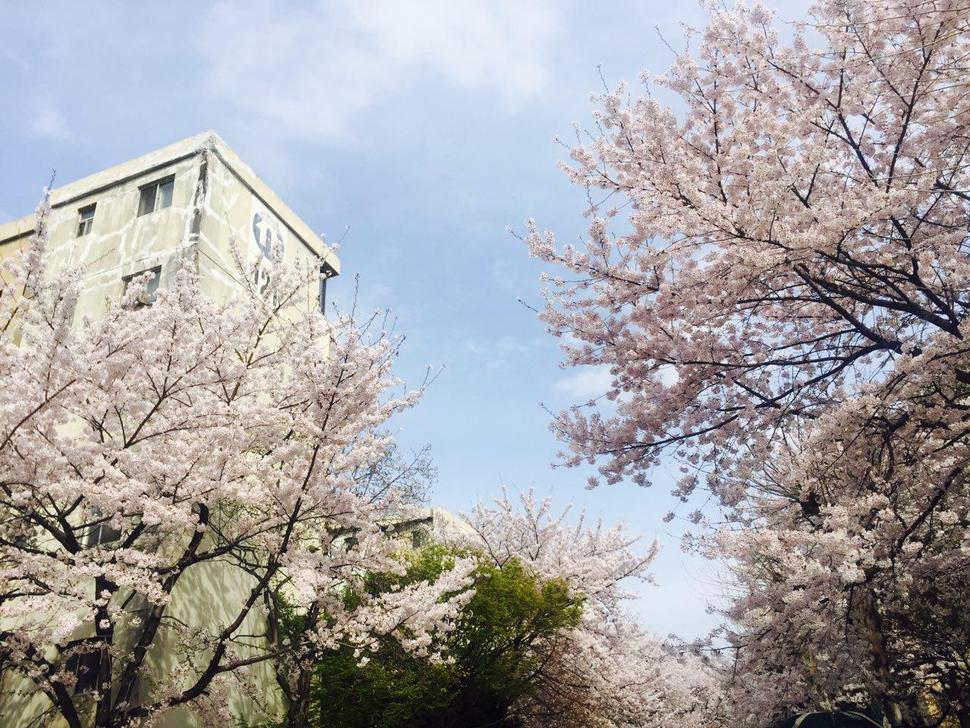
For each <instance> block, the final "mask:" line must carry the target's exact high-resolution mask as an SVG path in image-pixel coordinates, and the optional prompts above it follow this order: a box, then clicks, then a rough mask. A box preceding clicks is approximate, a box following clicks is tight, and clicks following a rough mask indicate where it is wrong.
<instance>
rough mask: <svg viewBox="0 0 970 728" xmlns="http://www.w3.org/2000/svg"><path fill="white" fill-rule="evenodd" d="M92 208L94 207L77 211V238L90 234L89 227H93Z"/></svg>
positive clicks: (90, 206) (89, 206)
mask: <svg viewBox="0 0 970 728" xmlns="http://www.w3.org/2000/svg"><path fill="white" fill-rule="evenodd" d="M94 208H95V206H94V205H88V206H87V207H82V208H81V209H80V210H78V211H77V216H78V220H77V237H81V236H82V235H87V234H88V233H89V232H91V226H92V225H94Z"/></svg>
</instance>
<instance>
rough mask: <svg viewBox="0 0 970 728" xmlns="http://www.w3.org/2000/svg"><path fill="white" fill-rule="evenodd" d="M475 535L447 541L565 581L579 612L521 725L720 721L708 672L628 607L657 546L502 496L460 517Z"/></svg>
mask: <svg viewBox="0 0 970 728" xmlns="http://www.w3.org/2000/svg"><path fill="white" fill-rule="evenodd" d="M467 523H468V525H469V526H470V527H471V529H472V531H473V534H474V535H473V536H471V537H469V536H468V535H467V534H466V535H462V534H460V533H459V534H451V535H446V538H451V539H453V540H454V539H457V542H459V543H460V542H464V543H468V544H470V546H471V547H472V548H474V549H476V550H477V551H478V552H479V553H480V554H481V558H483V559H485V560H486V561H487V562H488V563H492V564H494V565H496V566H499V567H501V566H502V565H503V564H506V563H508V562H509V561H511V560H517V561H519V562H521V563H522V564H523V565H525V567H526V568H527V569H529V570H531V571H532V572H533V573H536V574H538V575H540V576H542V577H543V578H545V579H558V580H562V581H564V582H565V583H566V584H567V585H568V587H569V592H570V594H572V595H573V596H574V597H575V598H577V599H578V600H580V603H581V604H582V614H581V618H580V621H579V624H578V625H577V626H576V627H575V628H574V629H572V630H570V631H569V633H568V634H566V635H559V636H558V637H559V639H558V640H557V642H556V643H555V644H553V645H548V646H547V648H548V652H547V654H546V657H545V659H544V661H543V665H542V667H541V669H540V671H539V674H540V679H539V683H538V688H537V690H536V691H534V692H533V693H531V694H530V695H529V696H528V697H527V698H526V699H524V700H523V701H522V702H521V704H520V705H519V706H517V708H516V710H517V713H516V716H517V717H518V718H519V719H520V720H522V721H523V724H524V725H527V726H559V725H561V726H587V725H588V726H611V727H614V728H625V727H633V726H643V727H645V726H660V725H676V726H681V727H682V728H690V727H691V726H698V728H699V727H700V726H707V725H711V724H712V723H711V721H712V720H713V721H714V722H715V723H716V722H717V719H718V717H719V716H720V715H721V712H720V706H721V700H720V697H721V694H720V689H719V686H718V684H717V680H716V677H717V676H716V673H715V671H714V670H713V669H712V668H711V667H710V666H709V665H707V664H705V662H704V661H703V660H702V659H701V658H699V657H698V656H697V655H695V654H693V653H691V652H690V651H688V650H679V649H675V647H674V646H672V645H665V644H663V643H662V642H661V641H659V640H658V639H657V638H656V637H654V636H653V635H650V634H649V633H647V632H646V631H645V630H644V629H643V628H642V627H641V626H640V624H639V622H638V621H637V619H636V618H635V617H634V616H632V615H631V614H630V613H629V611H628V610H627V609H626V604H627V602H628V600H629V599H630V598H631V597H633V594H632V593H631V592H630V591H629V589H628V583H629V581H630V580H648V579H649V575H648V573H647V570H648V568H649V566H650V563H651V562H652V561H653V558H654V556H655V555H656V550H657V546H656V543H653V544H651V545H650V546H649V547H648V548H647V549H646V550H645V551H642V552H641V551H639V550H636V549H635V545H636V543H637V541H638V540H639V539H638V538H636V537H634V536H631V535H629V534H628V533H627V532H626V531H625V529H624V528H623V527H622V526H619V525H617V526H614V527H612V528H606V527H604V526H603V524H602V523H595V524H587V523H586V522H585V519H584V518H583V517H580V518H577V519H576V520H575V521H574V522H570V520H569V509H568V508H567V509H565V510H563V511H561V512H559V513H556V512H555V511H554V510H553V508H552V502H551V500H550V499H548V498H546V499H538V498H536V497H535V496H534V494H533V493H531V492H529V493H525V494H522V495H521V496H520V497H519V499H518V503H516V502H515V501H513V500H511V499H510V498H509V497H508V496H507V495H503V497H502V498H500V499H497V500H496V501H495V503H494V505H493V506H490V507H489V506H485V505H482V504H480V505H479V506H477V507H476V509H475V510H474V511H473V512H472V513H471V514H470V515H469V516H468V518H467Z"/></svg>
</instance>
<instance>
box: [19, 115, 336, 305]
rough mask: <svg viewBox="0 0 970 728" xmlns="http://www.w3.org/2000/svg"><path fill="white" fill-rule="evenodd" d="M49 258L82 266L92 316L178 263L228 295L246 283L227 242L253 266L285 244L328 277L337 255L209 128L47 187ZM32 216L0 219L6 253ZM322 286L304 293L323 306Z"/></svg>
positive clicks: (26, 236) (162, 279) (158, 282)
mask: <svg viewBox="0 0 970 728" xmlns="http://www.w3.org/2000/svg"><path fill="white" fill-rule="evenodd" d="M50 202H51V208H52V209H51V215H50V219H49V222H48V225H49V235H50V242H49V244H48V263H49V265H50V267H51V269H52V270H58V269H60V268H62V267H65V266H74V267H83V268H84V270H85V281H84V290H83V293H82V295H81V299H80V300H79V301H78V307H77V310H78V313H79V314H81V315H84V314H88V315H91V316H93V317H96V316H98V314H99V313H101V312H103V311H104V308H105V301H106V299H108V298H111V297H116V296H118V295H120V294H121V293H122V292H123V291H124V287H125V284H126V281H128V280H129V279H130V278H131V277H133V276H136V275H138V274H140V273H145V272H152V273H154V274H155V277H154V278H153V281H152V284H150V286H149V289H150V290H151V289H152V288H154V287H156V286H165V285H166V283H167V282H168V280H169V279H170V277H171V276H172V275H174V273H175V270H176V269H177V268H178V264H179V261H180V260H184V259H186V258H188V259H189V260H190V261H191V264H192V265H193V266H194V267H195V269H196V270H197V271H198V272H199V274H200V275H201V279H202V285H203V290H205V292H206V293H208V294H210V295H212V296H214V297H219V298H221V297H224V296H228V295H231V293H232V291H233V290H234V289H237V287H238V286H239V285H240V284H241V282H240V281H239V280H238V275H239V274H238V273H237V266H236V265H235V261H234V260H233V256H232V250H231V244H230V241H231V240H234V241H235V244H236V246H237V247H238V249H239V250H240V252H241V253H242V255H243V256H244V258H245V260H244V262H246V263H253V262H255V261H256V260H258V259H259V258H260V256H262V257H264V258H266V259H268V258H269V257H270V255H271V251H272V249H273V247H274V246H275V245H282V246H283V249H284V257H285V259H286V260H288V261H295V260H297V259H298V258H301V257H302V258H311V257H313V258H320V259H322V261H323V268H324V270H325V273H326V274H327V275H328V276H330V277H332V276H334V275H337V274H338V273H339V272H340V261H339V260H338V259H337V258H336V256H335V255H334V254H333V253H332V252H330V251H329V250H328V249H327V247H326V246H325V245H324V244H323V242H322V241H321V240H320V238H319V237H318V236H317V235H315V234H314V233H313V231H311V230H310V228H309V227H308V226H307V225H306V223H304V222H303V221H302V220H301V219H300V218H299V217H297V216H296V214H295V213H294V212H293V211H292V210H290V208H289V207H287V206H286V204H284V202H283V201H282V200H281V199H280V198H279V197H278V196H277V195H276V193H274V192H273V191H272V190H271V189H270V188H269V187H268V186H267V185H266V184H265V183H264V182H263V181H262V180H261V179H259V177H257V176H256V175H255V174H254V173H253V171H252V170H251V169H250V168H249V166H248V165H246V164H245V163H244V162H243V161H242V160H241V159H239V157H238V156H237V155H236V153H235V152H233V151H232V149H230V148H229V146H228V145H227V144H226V143H225V142H224V141H223V140H222V139H221V138H220V137H219V136H218V135H217V134H216V133H215V132H211V131H210V132H205V133H203V134H199V135H197V136H193V137H189V138H188V139H183V140H182V141H180V142H176V143H175V144H172V145H170V146H167V147H165V148H163V149H159V150H158V151H155V152H151V153H150V154H146V155H144V156H142V157H138V158H137V159H133V160H131V161H129V162H124V163H123V164H119V165H116V166H114V167H110V168H108V169H106V170H104V171H102V172H98V173H96V174H93V175H90V176H88V177H85V178H83V179H80V180H78V181H77V182H72V183H71V184H68V185H65V186H64V187H60V188H58V189H55V190H53V191H52V192H51V198H50ZM35 223H36V221H35V218H34V216H33V215H29V216H26V217H22V218H20V219H19V220H14V221H13V222H8V223H5V224H2V225H0V259H2V258H4V257H6V256H7V255H10V254H12V253H13V252H15V251H16V250H18V249H19V248H20V247H22V246H23V245H24V244H26V243H27V242H28V241H29V240H30V238H31V236H32V235H33V233H34V227H35ZM324 300H325V290H324V285H321V288H320V290H308V291H307V305H308V306H317V305H321V304H322V303H323V301H324Z"/></svg>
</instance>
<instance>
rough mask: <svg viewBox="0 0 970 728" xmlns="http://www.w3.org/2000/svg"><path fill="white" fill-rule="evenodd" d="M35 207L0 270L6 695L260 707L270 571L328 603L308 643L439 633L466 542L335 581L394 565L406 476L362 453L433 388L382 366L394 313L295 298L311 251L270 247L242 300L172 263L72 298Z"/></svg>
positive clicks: (63, 710) (77, 710) (90, 704)
mask: <svg viewBox="0 0 970 728" xmlns="http://www.w3.org/2000/svg"><path fill="white" fill-rule="evenodd" d="M45 223H46V210H45V209H43V208H42V209H41V211H40V214H39V219H38V232H37V235H36V236H35V238H34V239H33V240H32V241H31V242H30V244H29V245H28V247H27V250H26V251H25V254H24V255H23V256H21V257H20V258H14V259H12V260H11V259H8V260H7V261H4V263H3V270H2V272H0V328H2V332H3V333H2V335H0V380H2V381H3V387H0V669H2V671H3V680H4V683H3V684H4V702H7V701H10V702H8V706H7V710H8V711H9V710H14V711H16V710H17V709H18V708H17V707H16V705H17V704H16V702H15V700H16V697H17V696H18V695H20V696H23V697H24V699H25V700H26V699H27V698H30V697H31V696H34V697H35V698H36V696H37V695H43V696H45V697H46V700H47V701H48V706H47V707H46V708H44V707H43V706H42V708H41V709H42V710H46V712H47V713H50V714H59V715H60V718H61V719H62V720H63V721H64V722H65V724H66V725H69V726H71V727H72V728H78V727H79V726H82V725H94V726H98V727H104V728H107V727H108V726H123V725H131V724H136V723H138V724H141V723H144V722H146V721H150V720H152V719H154V718H158V717H160V716H162V715H164V714H165V713H167V712H169V711H172V710H177V709H180V708H181V709H190V710H191V711H193V712H195V713H196V714H197V715H200V716H202V717H203V720H204V721H205V722H206V724H207V725H228V724H230V723H231V722H232V719H231V716H230V701H231V699H233V698H232V696H233V695H237V696H238V695H240V694H241V695H247V696H249V697H250V698H251V700H252V702H251V703H249V706H250V708H252V709H253V710H255V711H256V712H255V713H254V714H253V715H252V716H251V717H254V718H255V717H256V716H258V712H259V710H258V709H259V708H260V707H261V706H262V707H264V708H266V711H267V712H268V713H269V714H270V715H272V711H273V706H272V705H271V704H270V705H263V704H262V703H263V701H264V700H265V699H266V695H265V687H266V686H265V684H260V673H259V669H260V668H261V667H266V669H267V670H268V669H269V668H268V665H267V663H268V661H270V660H276V659H279V658H280V657H281V656H282V655H283V654H284V653H286V652H287V651H288V650H291V649H295V647H296V645H281V644H279V643H275V642H274V641H272V640H271V639H269V638H268V625H267V620H266V618H265V604H266V599H267V595H268V593H269V592H270V590H271V589H275V588H279V585H280V583H281V582H285V588H286V589H287V590H288V591H287V594H288V596H289V598H290V600H291V601H292V602H293V603H294V604H296V605H297V607H298V608H299V609H301V610H304V611H308V612H315V613H319V614H324V615H326V618H325V619H316V620H308V622H307V624H308V630H307V632H306V634H304V635H302V636H301V639H300V640H298V642H299V644H300V645H302V644H305V643H308V642H309V643H314V644H318V645H323V646H326V645H334V644H360V645H366V643H367V641H368V640H372V639H373V638H374V635H375V634H382V635H400V636H401V639H402V643H403V644H404V645H405V646H406V647H407V648H408V649H412V650H416V651H421V650H423V649H426V645H427V644H428V643H429V642H430V636H429V635H430V634H432V633H433V632H434V631H435V630H436V629H438V628H439V627H440V625H441V624H443V623H446V622H447V621H448V619H449V616H450V615H451V614H452V613H453V612H454V610H455V609H457V607H458V605H457V604H455V603H452V602H450V601H449V600H448V599H446V598H445V599H443V598H442V594H443V593H444V592H445V591H447V592H457V591H460V588H459V587H460V586H461V585H463V584H464V583H465V582H464V579H465V575H466V574H467V568H466V566H467V565H465V564H456V566H455V569H454V570H453V571H452V572H450V573H449V574H446V575H445V576H443V577H442V579H440V580H439V582H440V583H439V584H437V585H430V584H427V583H422V584H416V585H413V586H412V587H411V588H409V589H408V590H405V591H402V592H400V593H395V594H388V595H385V596H382V597H381V599H380V600H379V602H376V601H369V600H366V599H365V600H359V601H358V602H357V603H356V604H354V605H353V606H351V605H350V604H349V603H348V602H347V601H346V600H344V599H343V598H342V595H343V593H344V592H345V591H346V590H347V589H348V588H352V587H353V585H354V584H355V583H357V581H359V579H361V578H362V575H363V574H365V573H366V572H368V571H372V570H375V569H380V570H386V571H393V570H394V569H400V568H401V566H400V563H399V561H398V560H396V559H395V558H393V552H394V550H395V549H396V548H397V546H396V545H395V544H394V542H393V540H392V539H389V538H387V536H386V535H385V534H384V533H383V531H382V530H381V528H380V525H379V524H380V523H382V522H384V521H386V519H387V518H388V517H389V515H390V514H392V513H393V512H394V509H395V508H396V502H397V499H396V498H395V495H394V488H393V487H383V486H381V488H380V489H379V490H380V493H377V492H376V491H375V490H374V488H370V487H364V486H366V483H364V484H363V486H362V481H361V474H362V473H365V474H366V473H368V472H373V471H374V469H375V468H378V467H379V463H380V461H381V459H382V458H385V457H386V455H387V453H388V452H389V448H390V447H391V442H390V440H389V438H388V437H387V436H386V435H385V434H383V433H382V430H381V426H382V425H383V423H385V422H386V421H387V419H388V418H389V417H391V416H392V415H393V414H395V413H396V412H399V411H401V410H403V409H405V408H408V407H410V406H411V405H412V404H413V403H414V402H415V401H416V400H417V398H418V396H419V394H420V390H416V391H403V390H402V389H401V387H400V386H399V383H398V382H397V381H396V380H395V379H394V377H393V376H392V374H391V363H392V360H393V358H394V357H395V355H396V352H397V348H398V345H399V340H398V339H396V338H394V337H391V336H389V335H387V334H385V333H384V332H383V330H382V327H381V319H380V318H372V319H370V320H365V321H363V322H362V323H355V322H354V321H353V320H352V319H350V318H346V317H337V318H335V319H333V320H330V321H327V320H326V319H324V317H323V316H322V315H321V314H320V313H319V312H317V311H306V310H305V308H306V306H305V304H304V305H303V306H302V307H301V305H300V302H301V301H304V300H305V290H306V286H308V285H311V284H312V283H313V282H314V280H313V276H314V275H315V273H314V272H313V271H312V269H310V268H307V269H306V270H302V269H300V268H290V267H287V266H286V265H284V264H283V263H282V262H281V260H280V256H277V259H276V260H275V262H274V263H273V269H272V272H271V275H270V276H269V283H268V285H267V286H266V287H265V288H264V289H263V290H260V291H257V290H254V289H250V290H242V291H241V292H240V295H239V296H238V297H237V298H235V299H233V300H230V301H223V302H219V301H214V300H210V299H209V298H207V297H206V296H205V295H203V294H202V293H201V292H200V288H199V281H198V279H197V277H196V276H195V275H194V274H193V273H192V272H191V271H190V269H189V266H183V268H182V269H181V270H180V272H179V273H178V275H177V276H176V277H175V281H174V283H173V284H172V285H171V286H170V287H168V288H166V289H163V290H159V291H158V294H157V300H155V301H154V303H153V304H152V305H151V306H148V307H139V306H137V305H135V304H136V303H137V302H138V300H139V299H138V295H139V293H140V288H141V286H139V285H134V286H132V287H131V289H130V290H129V291H128V292H127V293H126V294H125V295H124V297H123V298H121V299H120V300H118V301H114V302H112V303H111V304H110V305H109V307H108V310H107V313H106V314H105V315H104V316H103V317H102V318H100V319H98V320H88V319H83V320H82V319H80V317H79V316H76V314H75V310H74V305H73V304H74V301H75V300H76V298H77V295H78V291H79V287H80V286H81V277H80V273H79V272H77V271H64V272H61V273H58V274H51V273H49V272H48V271H47V270H45V265H44V252H45V241H46V235H45V232H44V228H45ZM249 272H251V271H245V272H244V274H243V275H240V277H239V278H240V280H244V281H246V280H253V276H251V275H246V274H245V273H249ZM145 282H146V281H144V280H143V281H142V282H141V283H142V286H143V285H144V284H145ZM75 319H78V320H75ZM365 480H366V478H365ZM368 482H369V481H368ZM443 590H444V591H443ZM270 674H271V673H270ZM270 680H271V679H270ZM270 702H271V701H270ZM10 705H14V707H13V708H11V707H10ZM253 706H255V707H253ZM20 707H21V709H23V710H26V707H25V706H24V704H21V706H20ZM8 719H10V718H9V717H8ZM15 719H16V720H26V719H28V717H27V714H26V713H25V712H24V713H18V714H16V718H15Z"/></svg>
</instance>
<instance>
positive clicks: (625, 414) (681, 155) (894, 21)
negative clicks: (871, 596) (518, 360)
mask: <svg viewBox="0 0 970 728" xmlns="http://www.w3.org/2000/svg"><path fill="white" fill-rule="evenodd" d="M811 18H812V19H811V21H810V22H808V23H807V24H805V25H796V26H795V27H794V28H793V29H792V30H793V32H794V38H793V40H791V41H790V42H787V43H785V42H782V41H781V40H780V38H779V34H778V31H777V29H776V28H775V27H774V26H773V24H772V18H771V15H770V13H769V12H767V11H766V10H765V9H763V8H761V7H758V6H755V7H753V8H745V7H739V8H737V9H735V10H732V11H727V10H717V9H715V10H714V11H713V15H712V18H711V22H710V25H709V26H708V27H707V29H706V30H705V31H704V32H703V33H702V34H700V35H699V48H698V51H697V53H695V54H691V53H682V54H679V55H677V57H676V61H675V62H674V65H673V67H672V68H671V70H670V71H669V72H668V73H667V74H665V75H662V76H659V77H656V78H648V77H646V76H645V79H646V80H649V81H651V82H652V83H653V84H654V85H656V86H658V87H660V89H661V90H662V91H664V92H665V93H667V94H671V95H672V96H673V98H674V99H675V101H674V102H673V105H667V104H665V103H663V102H662V101H661V100H660V97H659V96H656V95H654V93H653V92H652V91H649V90H648V91H647V93H646V94H645V95H644V96H642V97H640V98H637V99H632V100H631V99H629V98H628V96H627V91H626V89H625V87H624V86H622V85H621V86H620V87H618V88H617V89H616V90H614V91H610V92H608V93H606V94H605V95H603V96H602V97H600V98H599V102H600V104H601V108H600V109H599V110H598V111H597V112H596V127H595V129H594V130H593V131H592V133H591V134H590V135H589V138H588V139H585V138H583V137H580V138H578V141H577V145H576V146H575V147H573V148H572V150H571V156H572V159H573V162H574V164H573V165H572V166H568V167H565V169H566V172H567V174H568V175H569V177H570V179H571V180H572V181H573V182H574V183H576V184H578V185H580V186H583V187H585V188H586V189H587V190H588V191H589V195H590V199H592V200H593V202H592V203H591V204H590V207H589V209H588V211H587V214H588V216H589V217H590V219H591V222H590V228H589V237H588V239H587V240H586V242H585V243H584V244H583V245H581V246H578V247H577V246H573V245H565V246H559V245H558V244H557V242H556V239H555V236H554V235H553V234H552V233H551V232H540V231H539V230H538V229H537V228H536V227H535V226H534V225H532V226H531V229H530V234H529V235H528V238H527V241H528V243H529V248H530V251H531V253H532V254H533V255H534V256H536V257H538V258H540V259H542V260H545V261H548V262H551V263H554V264H556V265H557V266H559V267H562V268H564V269H565V271H566V273H567V274H568V277H567V276H566V275H564V276H562V277H556V276H548V277H547V278H546V280H547V281H548V284H549V287H548V289H547V306H546V308H545V311H544V313H543V318H544V319H545V321H546V322H547V324H548V326H549V329H550V330H551V331H552V332H553V333H554V334H556V335H558V336H561V337H564V345H565V348H566V350H567V352H568V362H567V363H568V364H570V365H592V366H604V367H608V368H609V371H610V373H611V374H612V377H613V381H612V386H611V388H610V389H609V391H608V392H605V393H604V394H605V395H606V396H607V397H608V398H609V399H611V400H614V401H615V403H616V412H615V414H611V415H609V416H607V415H604V414H601V413H599V412H595V411H594V412H593V413H591V414H587V413H586V412H585V411H584V409H583V408H581V407H577V408H574V409H571V410H569V411H566V412H563V413H562V414H561V415H559V417H558V418H557V419H556V421H555V423H554V427H555V429H556V430H557V431H558V432H559V433H560V434H561V436H562V437H563V438H564V440H565V441H566V442H567V443H568V444H569V446H570V448H571V449H572V454H571V455H570V456H569V458H568V462H569V463H572V464H576V463H579V462H582V461H583V460H595V459H599V461H600V470H601V473H602V475H603V477H604V478H605V479H606V480H607V481H609V482H616V481H618V480H620V479H622V478H623V477H626V476H631V477H633V478H634V479H635V480H636V481H637V482H639V483H641V484H645V483H646V482H647V479H648V471H649V468H650V467H651V466H652V465H654V464H655V463H656V462H657V460H658V458H659V457H660V456H661V455H662V454H663V453H664V452H675V453H681V454H683V455H685V456H687V457H689V458H690V460H689V463H688V467H689V473H688V474H687V475H686V477H685V478H684V479H683V481H682V482H681V484H680V486H679V488H678V491H677V494H678V495H685V496H686V495H687V494H689V493H690V492H691V491H692V489H693V488H694V487H695V486H696V484H697V483H698V482H699V481H703V482H704V483H706V484H707V485H709V486H710V487H711V488H712V489H713V490H714V492H715V493H717V494H718V495H719V496H720V498H721V499H722V500H723V501H724V502H725V503H729V504H730V503H736V502H737V501H738V500H739V499H740V498H741V497H742V495H743V493H744V491H745V488H746V485H747V482H748V474H749V473H750V471H751V468H752V467H755V466H756V465H757V464H758V463H760V462H761V461H763V459H764V458H765V457H767V456H768V455H770V454H771V453H772V452H773V449H774V448H777V447H781V448H784V447H785V446H786V443H788V442H790V439H791V438H792V437H797V436H798V433H799V432H800V428H801V427H802V426H804V424H805V423H806V422H811V421H813V420H814V419H815V418H817V417H818V416H819V415H820V414H821V413H822V412H824V411H825V409H826V408H828V407H829V406H830V405H831V404H832V403H837V402H840V401H843V400H845V399H846V398H847V397H849V396H851V395H852V393H853V392H855V391H856V390H857V388H858V386H859V384H860V383H862V382H865V381H869V380H872V379H878V378H880V377H883V376H885V374H886V372H889V371H892V370H893V368H894V364H895V362H896V361H897V360H898V358H899V357H900V356H901V355H903V354H904V353H916V352H920V351H925V350H926V348H927V346H928V345H929V342H930V341H931V340H933V339H935V338H937V337H943V338H952V339H956V340H962V338H963V336H964V333H963V332H962V330H961V326H962V325H963V321H964V320H965V318H966V308H967V280H968V276H967V273H968V269H967V255H966V246H967V238H966V230H967V220H968V209H967V202H968V199H970V198H968V193H967V191H966V190H967V164H966V153H967V146H968V137H967V119H966V115H965V114H964V113H963V110H964V109H965V108H966V99H967V93H968V84H967V78H966V69H965V64H964V61H965V57H966V53H967V44H968V35H967V32H966V31H967V16H966V12H965V8H963V7H962V6H961V5H960V4H959V3H949V2H943V1H942V0H941V1H940V2H919V3H910V2H908V1H897V0H880V2H875V3H873V2H863V1H862V0H831V1H829V0H825V1H823V2H820V3H818V4H817V5H816V6H815V7H814V10H813V11H812V16H811ZM814 43H819V45H820V47H819V48H818V49H816V48H815V47H813V44H814ZM621 212H622V214H625V215H626V216H627V221H626V222H627V224H626V225H625V226H621V229H620V230H619V231H613V230H611V227H616V226H617V224H618V221H617V218H619V217H621ZM958 374H959V376H960V378H961V381H963V382H967V381H970V373H968V372H966V371H964V370H960V371H959V372H958Z"/></svg>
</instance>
